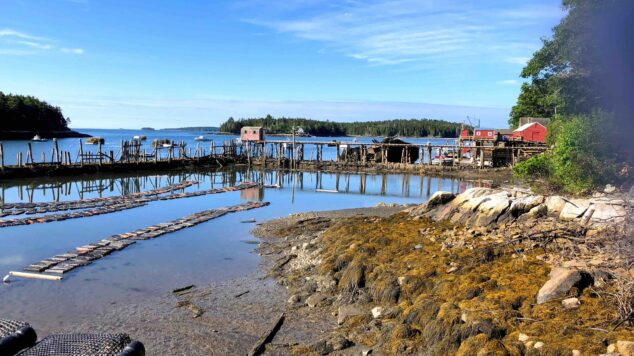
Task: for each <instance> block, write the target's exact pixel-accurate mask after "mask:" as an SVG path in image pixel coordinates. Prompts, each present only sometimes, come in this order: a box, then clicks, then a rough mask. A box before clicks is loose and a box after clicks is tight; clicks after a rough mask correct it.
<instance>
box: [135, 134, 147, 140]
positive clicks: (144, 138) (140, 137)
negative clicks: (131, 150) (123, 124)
mask: <svg viewBox="0 0 634 356" xmlns="http://www.w3.org/2000/svg"><path fill="white" fill-rule="evenodd" d="M132 139H133V140H137V141H145V140H147V136H145V135H136V136H134V137H132Z"/></svg>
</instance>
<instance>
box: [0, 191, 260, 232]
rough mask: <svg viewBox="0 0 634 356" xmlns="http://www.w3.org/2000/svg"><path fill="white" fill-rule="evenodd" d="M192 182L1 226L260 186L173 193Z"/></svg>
mask: <svg viewBox="0 0 634 356" xmlns="http://www.w3.org/2000/svg"><path fill="white" fill-rule="evenodd" d="M192 184H194V182H188V183H187V184H185V183H183V184H180V185H177V187H172V188H170V189H160V190H158V192H157V191H148V192H144V193H147V194H144V193H137V194H132V195H128V196H124V197H125V198H123V199H111V198H100V199H101V200H100V201H99V202H98V203H99V205H98V206H97V207H94V208H92V209H87V210H81V211H76V212H70V213H61V214H49V215H42V216H39V217H24V218H15V219H7V220H0V228H3V227H10V226H20V225H31V224H38V223H48V222H53V221H63V220H68V219H77V218H83V217H89V216H96V215H102V214H109V213H114V212H118V211H122V210H127V209H133V208H138V207H141V206H145V205H147V204H148V203H149V202H152V201H157V200H172V199H183V198H190V197H197V196H203V195H209V194H218V193H225V192H234V191H238V190H243V189H250V188H256V187H259V186H260V185H259V184H258V183H253V182H244V183H240V184H238V185H236V186H233V187H225V188H216V189H207V190H198V191H195V192H182V193H173V191H174V190H179V189H183V188H185V187H188V186H190V185H192ZM167 193H170V194H167ZM165 194H167V195H165ZM117 198H119V197H117ZM92 201H93V202H94V201H95V200H94V199H92ZM75 202H76V203H75V204H79V203H77V202H81V201H75ZM6 205H7V204H5V206H6ZM13 205H15V204H13Z"/></svg>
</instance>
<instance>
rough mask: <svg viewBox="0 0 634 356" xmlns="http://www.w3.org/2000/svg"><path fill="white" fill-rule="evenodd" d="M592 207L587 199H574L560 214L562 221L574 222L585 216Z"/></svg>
mask: <svg viewBox="0 0 634 356" xmlns="http://www.w3.org/2000/svg"><path fill="white" fill-rule="evenodd" d="M589 207H590V202H589V201H588V200H585V199H573V200H570V201H568V202H567V203H566V205H564V208H563V209H562V210H561V214H559V218H560V219H561V220H574V219H578V218H580V217H582V216H583V214H584V213H585V212H586V210H588V208H589Z"/></svg>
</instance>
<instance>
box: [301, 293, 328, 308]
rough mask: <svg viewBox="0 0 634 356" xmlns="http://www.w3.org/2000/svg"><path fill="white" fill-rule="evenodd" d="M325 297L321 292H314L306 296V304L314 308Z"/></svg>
mask: <svg viewBox="0 0 634 356" xmlns="http://www.w3.org/2000/svg"><path fill="white" fill-rule="evenodd" d="M325 299H326V296H325V295H323V294H321V293H315V294H313V295H311V296H310V297H308V298H306V305H308V306H309V307H310V308H314V307H316V306H318V305H319V303H321V302H323V301H324V300H325Z"/></svg>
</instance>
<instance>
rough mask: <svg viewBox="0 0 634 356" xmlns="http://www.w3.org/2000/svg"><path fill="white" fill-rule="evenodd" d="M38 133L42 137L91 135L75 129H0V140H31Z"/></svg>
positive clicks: (82, 136)
mask: <svg viewBox="0 0 634 356" xmlns="http://www.w3.org/2000/svg"><path fill="white" fill-rule="evenodd" d="M35 135H40V137H42V138H47V139H53V138H85V137H92V136H91V135H88V134H84V133H81V132H78V131H75V130H68V131H47V132H44V131H42V132H40V131H0V140H4V141H23V140H31V139H32V138H33V136H35Z"/></svg>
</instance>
